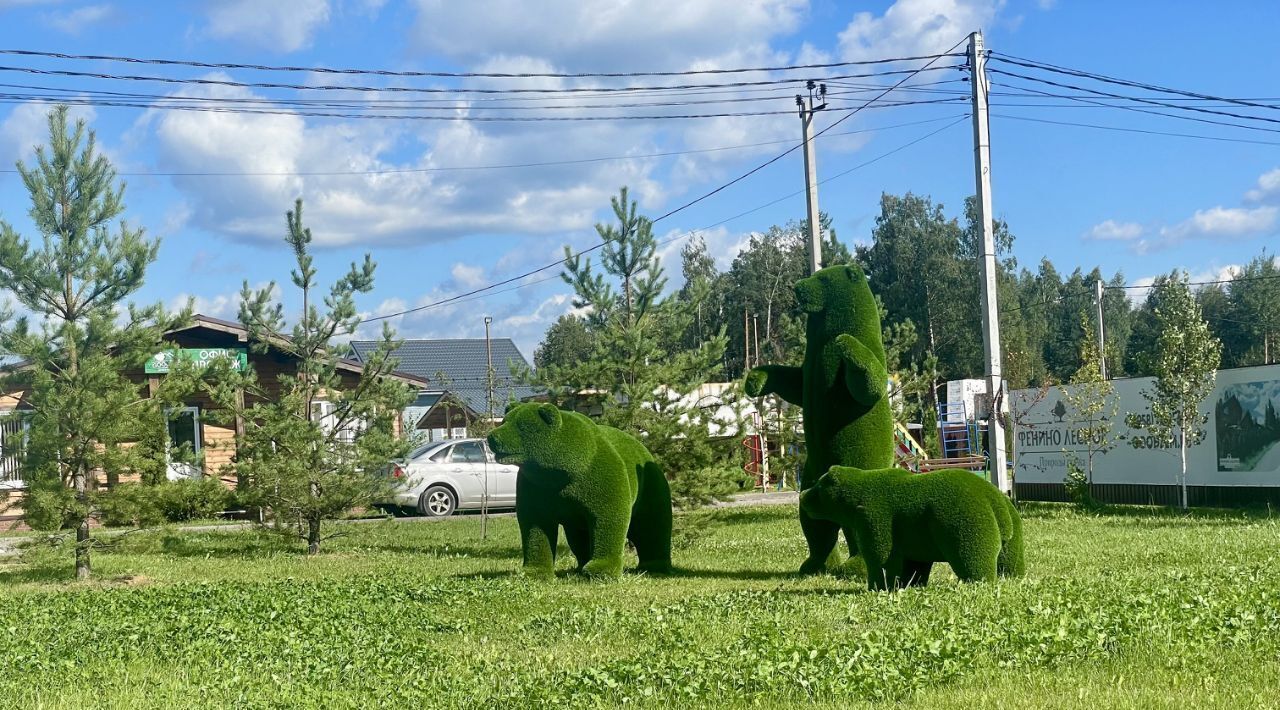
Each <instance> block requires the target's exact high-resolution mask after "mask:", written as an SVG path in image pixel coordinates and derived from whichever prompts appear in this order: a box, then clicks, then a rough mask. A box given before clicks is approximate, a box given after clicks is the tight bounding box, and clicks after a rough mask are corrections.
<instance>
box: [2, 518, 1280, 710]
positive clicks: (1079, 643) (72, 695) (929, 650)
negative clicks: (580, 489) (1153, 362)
mask: <svg viewBox="0 0 1280 710" xmlns="http://www.w3.org/2000/svg"><path fill="white" fill-rule="evenodd" d="M686 518H693V519H694V521H693V522H692V523H689V527H690V529H691V533H690V534H689V535H687V536H686V538H687V540H688V542H687V543H686V544H684V545H683V546H682V547H679V548H677V550H676V555H675V562H676V565H677V568H678V569H679V570H680V572H678V573H677V574H675V575H671V576H667V577H660V578H655V577H647V576H636V575H624V577H623V579H622V580H620V581H619V582H617V583H614V584H609V585H600V584H596V583H592V582H587V581H582V580H579V579H577V578H575V577H573V576H568V577H566V578H562V579H560V580H557V581H556V582H555V583H551V584H547V583H543V582H535V581H531V580H526V579H523V578H521V577H520V576H514V575H511V574H510V570H511V569H513V568H515V567H517V566H518V565H519V559H520V548H519V534H518V530H517V525H516V521H515V519H514V518H498V519H495V520H494V521H492V522H491V525H492V527H493V532H494V534H493V535H492V536H491V537H490V540H489V541H487V542H482V541H480V540H479V539H478V529H479V524H480V523H479V521H478V520H477V519H476V518H475V517H474V516H464V517H461V518H452V519H449V520H446V521H442V522H436V523H428V524H419V523H411V522H403V521H396V522H386V523H372V524H359V525H355V524H352V525H345V524H343V531H344V532H347V533H349V534H347V535H344V536H343V537H339V538H335V539H333V540H332V541H331V542H329V543H326V546H325V554H321V555H320V556H318V557H314V558H303V557H301V556H299V555H295V554H291V553H290V543H289V542H288V541H286V540H284V539H282V538H279V537H277V536H274V535H267V534H262V533H259V532H256V531H254V530H240V531H221V532H213V531H202V532H176V531H173V530H156V531H146V532H140V533H136V534H132V535H129V536H127V537H125V538H122V539H120V540H119V541H118V542H117V543H115V544H114V545H113V546H112V547H109V548H106V549H103V550H101V551H99V552H98V553H97V555H96V560H95V561H96V562H97V563H98V564H99V567H100V571H101V573H102V576H103V581H102V582H100V583H97V584H93V585H84V586H76V587H75V588H73V589H66V588H64V587H62V586H61V585H56V584H51V583H50V582H51V581H52V580H57V579H61V578H63V577H65V576H66V575H67V574H68V568H67V566H66V563H65V561H62V562H59V561H57V560H53V559H51V558H42V559H41V560H39V561H37V560H36V559H35V557H34V556H31V557H24V560H26V561H24V562H17V561H12V560H10V561H7V563H6V565H5V566H4V567H3V568H0V602H2V603H0V628H3V629H6V630H7V633H5V634H0V658H4V659H6V660H5V673H3V674H0V697H2V698H6V701H5V704H6V705H10V706H13V707H41V706H43V707H50V708H70V707H104V708H132V707H157V706H162V707H172V708H195V707H280V706H282V705H287V706H291V707H326V708H355V707H367V706H368V705H369V703H370V700H369V699H370V698H377V703H378V704H384V705H395V706H403V707H432V708H443V709H449V708H475V707H521V708H524V707H529V708H536V707H558V708H600V707H619V706H624V707H629V706H635V707H641V708H662V707H689V708H713V707H723V708H748V707H751V708H781V707H798V706H804V707H822V708H857V709H863V708H866V709H868V710H869V709H870V708H878V707H884V706H886V705H889V704H894V705H896V706H900V707H910V708H916V707H921V708H949V709H953V710H962V709H964V708H974V707H1026V708H1041V707H1082V706H1085V705H1088V706H1090V707H1100V708H1101V707H1106V708H1113V707H1118V708H1127V709H1129V710H1140V709H1145V708H1153V707H1241V708H1243V707H1259V706H1262V707H1265V706H1267V705H1269V704H1271V700H1272V698H1273V697H1274V695H1275V670H1274V666H1275V662H1274V659H1275V658H1276V657H1277V656H1278V655H1280V635H1277V634H1276V633H1275V629H1276V628H1280V607H1278V606H1277V604H1276V599H1277V598H1280V569H1278V568H1277V567H1276V566H1275V565H1274V564H1271V563H1269V562H1268V561H1267V560H1268V559H1269V558H1270V556H1271V555H1273V554H1274V550H1275V541H1276V537H1277V535H1278V534H1280V522H1277V521H1276V520H1274V519H1267V517H1266V515H1265V513H1263V514H1261V515H1255V516H1246V515H1242V514H1240V513H1238V512H1236V513H1231V514H1224V513H1221V512H1211V511H1197V512H1194V513H1192V514H1191V515H1188V516H1183V515H1177V514H1173V513H1167V512H1163V511H1159V510H1152V509H1130V510H1121V509H1108V510H1107V511H1105V512H1104V513H1102V514H1088V515H1086V514H1083V513H1080V512H1079V511H1075V510H1073V509H1071V508H1068V507H1066V506H1049V505H1044V506H1032V507H1029V508H1027V509H1024V510H1023V522H1024V524H1025V530H1026V535H1027V537H1028V539H1033V540H1034V541H1035V544H1034V545H1033V546H1031V547H1029V548H1028V553H1029V555H1031V560H1032V565H1031V567H1030V569H1029V571H1028V575H1027V576H1026V577H1023V578H1020V579H1017V580H1002V581H1000V582H998V583H997V584H994V585H988V584H981V585H965V584H957V583H956V582H955V580H954V579H953V578H952V576H951V574H950V572H949V570H947V569H946V567H945V565H943V566H941V567H939V569H937V570H936V571H935V572H934V575H933V578H932V579H931V580H930V585H929V586H928V587H926V588H923V589H916V590H912V591H911V592H910V593H906V594H868V593H865V592H862V591H860V590H850V589H849V583H848V582H846V581H844V580H841V579H838V578H834V577H831V576H825V575H823V576H815V577H805V578H796V577H795V576H794V575H793V574H792V572H793V571H794V566H795V563H796V562H797V560H798V559H800V557H801V556H803V554H804V541H803V539H802V538H801V537H800V535H799V534H798V531H797V530H796V529H795V511H794V509H793V508H792V507H790V506H767V507H766V506H761V507H745V508H727V509H717V510H710V511H700V512H698V513H696V514H693V515H689V514H684V515H680V516H677V525H678V526H680V527H684V526H685V525H686V520H685V519H686ZM571 566H572V562H571V560H565V561H564V562H563V563H562V564H561V565H560V568H561V570H565V569H567V568H571ZM85 639H92V640H93V643H92V644H88V643H85ZM389 659H393V660H389ZM408 669H413V670H412V671H410V670H408Z"/></svg>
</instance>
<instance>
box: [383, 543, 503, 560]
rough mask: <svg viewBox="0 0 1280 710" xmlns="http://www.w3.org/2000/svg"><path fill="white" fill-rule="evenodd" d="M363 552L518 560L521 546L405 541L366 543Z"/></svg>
mask: <svg viewBox="0 0 1280 710" xmlns="http://www.w3.org/2000/svg"><path fill="white" fill-rule="evenodd" d="M359 551H361V552H386V553H391V554H401V555H424V556H429V557H437V558H453V557H474V558H477V559H485V560H518V559H520V547H519V546H516V545H472V544H467V543H456V542H451V543H447V544H443V543H442V544H422V545H413V544H405V543H388V544H378V543H366V544H362V545H361V547H360V550H359Z"/></svg>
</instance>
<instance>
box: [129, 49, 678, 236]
mask: <svg viewBox="0 0 1280 710" xmlns="http://www.w3.org/2000/svg"><path fill="white" fill-rule="evenodd" d="M212 76H220V75H217V74H215V75H212ZM184 95H193V96H206V97H207V96H216V97H222V98H251V97H253V96H254V94H253V93H252V92H250V91H248V90H245V89H238V88H232V87H202V88H199V89H194V90H192V91H190V92H188V93H186V94H184ZM651 130H652V129H646V128H644V127H640V126H630V125H626V126H619V125H616V124H607V123H594V124H591V125H572V126H571V125H567V124H561V125H553V126H539V127H537V128H527V127H524V126H517V127H511V126H492V127H490V126H485V127H484V128H481V127H480V126H479V124H475V123H470V122H464V121H442V122H439V123H427V122H415V123H414V124H413V125H410V124H409V123H407V122H395V123H392V122H380V121H351V122H347V123H326V124H314V123H310V122H308V121H307V120H306V119H304V118H303V117H300V116H296V115H253V114H231V113H208V112H181V111H168V112H161V111H153V112H150V113H148V114H147V115H145V116H144V117H143V118H142V119H140V120H139V122H138V124H137V125H136V126H135V132H146V133H148V134H151V135H154V137H155V139H156V143H157V154H158V163H159V168H161V169H163V170H164V171H166V172H230V173H250V174H249V175H245V176H243V177H239V176H238V177H236V178H235V179H226V180H211V179H208V178H201V177H192V176H186V177H183V176H178V177H175V178H174V184H175V185H176V186H177V187H178V189H179V190H181V191H182V192H183V193H184V194H185V197H186V201H187V202H188V204H189V205H190V208H191V211H190V217H189V222H190V223H191V224H193V225H195V226H198V227H202V228H206V229H209V230H212V231H216V232H219V233H222V234H225V235H228V236H231V237H234V238H237V239H240V240H244V241H261V240H268V241H272V242H274V241H275V240H277V239H278V237H279V230H280V224H281V219H282V216H283V213H284V210H286V209H287V208H288V207H289V206H290V205H291V204H292V202H293V200H294V199H295V198H296V197H298V196H301V197H303V199H305V200H306V202H307V211H306V215H305V219H306V221H307V223H308V224H309V225H310V226H311V227H312V230H313V232H314V233H315V236H316V242H317V244H319V245H322V246H323V245H329V246H332V245H342V244H352V243H357V242H358V243H361V244H367V245H373V244H379V243H380V244H392V243H409V242H413V243H423V242H426V241H439V240H442V239H448V238H452V237H456V236H458V235H463V234H477V233H481V234H484V233H521V234H546V233H563V232H566V231H570V232H571V231H575V230H583V229H589V228H590V226H591V225H592V223H593V222H594V221H595V217H596V214H597V212H598V211H599V210H600V209H601V208H607V206H608V204H609V196H610V195H612V194H614V193H615V192H616V190H617V188H618V186H620V185H630V186H631V188H632V194H633V195H634V196H635V197H636V198H638V199H639V201H640V204H641V208H642V209H651V208H652V207H653V206H654V205H656V204H658V203H659V202H660V201H661V200H662V198H663V192H662V189H661V188H660V186H659V183H658V182H657V180H655V179H653V178H652V177H651V176H650V173H651V172H652V170H653V169H654V168H655V167H656V165H657V162H656V161H655V160H652V159H647V160H642V159H636V160H619V161H609V162H599V163H584V164H576V165H555V166H546V167H542V168H538V169H529V170H495V171H484V170H468V171H445V172H426V171H423V170H431V169H435V168H439V167H454V166H469V165H489V164H510V163H538V162H546V161H557V160H564V159H565V158H566V157H568V156H566V154H565V147H566V146H572V150H573V155H575V156H603V155H616V154H617V153H618V150H619V149H618V146H620V145H634V144H635V143H636V142H637V141H644V140H648V138H647V135H648V133H647V131H651ZM394 151H401V152H398V153H397V155H398V156H404V155H405V151H407V152H408V153H409V157H399V158H398V159H394V160H393V159H391V158H389V157H387V156H389V155H390V154H391V153H392V152H394ZM367 171H373V172H378V171H390V172H381V173H380V174H356V175H352V174H337V175H334V174H328V175H323V174H321V175H317V174H314V173H333V172H338V173H342V172H367ZM415 171H419V172H415Z"/></svg>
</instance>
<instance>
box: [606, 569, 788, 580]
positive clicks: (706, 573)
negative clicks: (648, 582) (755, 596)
mask: <svg viewBox="0 0 1280 710" xmlns="http://www.w3.org/2000/svg"><path fill="white" fill-rule="evenodd" d="M629 571H630V570H629ZM645 574H646V575H647V576H650V577H655V578H658V579H740V580H743V581H766V580H787V579H803V577H801V576H800V575H799V574H798V573H796V572H793V571H780V570H755V569H691V568H688V567H676V568H674V569H672V570H671V571H670V572H668V573H666V574H652V573H645Z"/></svg>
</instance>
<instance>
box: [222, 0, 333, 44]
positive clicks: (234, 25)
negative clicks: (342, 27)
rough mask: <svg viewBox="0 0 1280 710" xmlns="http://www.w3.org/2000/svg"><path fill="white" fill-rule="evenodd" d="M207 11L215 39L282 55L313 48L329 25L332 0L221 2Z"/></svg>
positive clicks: (229, 0) (239, 0)
mask: <svg viewBox="0 0 1280 710" xmlns="http://www.w3.org/2000/svg"><path fill="white" fill-rule="evenodd" d="M206 7H207V10H206V12H205V15H206V18H207V20H208V27H207V29H208V32H209V34H210V35H211V36H213V37H216V38H219V39H235V40H239V41H241V42H245V43H247V44H251V45H254V46H257V47H261V48H263V49H268V50H274V51H279V52H293V51H296V50H298V49H301V48H303V47H305V46H307V45H309V44H311V39H312V37H313V36H314V35H315V33H316V31H317V30H319V29H320V28H321V27H322V26H324V25H325V24H326V23H327V22H328V21H329V3H328V0H270V1H269V2H263V1H262V0H218V1H217V2H210V3H209V4H208V5H207V6H206Z"/></svg>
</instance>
